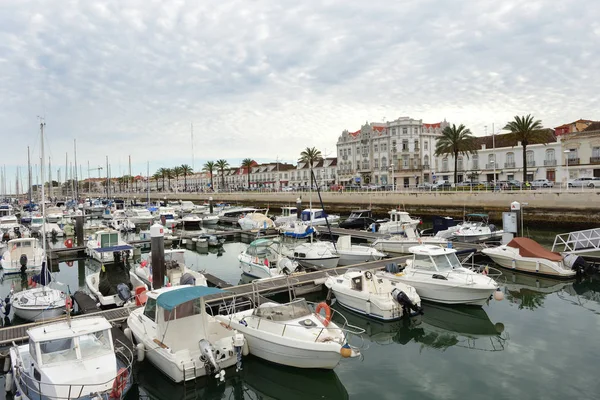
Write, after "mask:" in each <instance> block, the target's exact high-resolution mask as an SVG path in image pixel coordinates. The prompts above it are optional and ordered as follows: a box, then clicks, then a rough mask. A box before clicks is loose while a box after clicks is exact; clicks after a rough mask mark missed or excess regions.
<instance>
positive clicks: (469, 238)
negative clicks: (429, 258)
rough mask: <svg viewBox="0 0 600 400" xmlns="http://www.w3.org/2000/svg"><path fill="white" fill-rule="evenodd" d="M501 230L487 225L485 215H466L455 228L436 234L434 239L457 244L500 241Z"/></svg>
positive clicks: (492, 225) (486, 216)
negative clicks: (447, 240)
mask: <svg viewBox="0 0 600 400" xmlns="http://www.w3.org/2000/svg"><path fill="white" fill-rule="evenodd" d="M503 233H504V231H503V230H501V229H497V227H496V226H495V225H494V224H490V223H489V218H488V215H487V214H467V215H466V216H465V220H464V221H462V222H460V223H459V224H457V225H455V226H451V227H449V228H448V229H446V230H443V231H439V232H438V233H436V235H435V236H436V237H438V238H443V239H453V240H457V241H459V242H469V243H473V242H481V241H486V240H500V239H501V238H502V234H503Z"/></svg>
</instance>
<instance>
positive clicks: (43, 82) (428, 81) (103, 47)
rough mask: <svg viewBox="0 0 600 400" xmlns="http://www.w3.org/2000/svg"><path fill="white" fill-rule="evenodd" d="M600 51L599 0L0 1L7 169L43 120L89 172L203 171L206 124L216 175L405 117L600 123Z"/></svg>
mask: <svg viewBox="0 0 600 400" xmlns="http://www.w3.org/2000/svg"><path fill="white" fill-rule="evenodd" d="M599 50H600V7H598V6H597V2H596V1H594V0H544V1H536V0H531V1H526V2H525V1H513V0H502V1H497V0H493V1H488V0H480V1H473V0H464V1H463V0H410V1H403V0H399V1H391V0H388V1H379V0H369V1H365V0H315V1H313V0H303V1H297V0H296V1H283V0H271V1H262V0H240V1H234V0H196V1H191V0H190V1H168V0H160V1H149V0H135V1H125V0H115V1H92V0H81V1H75V0H71V1H68V0H61V1H29V0H0V132H1V133H0V135H1V138H2V142H3V148H2V150H3V151H2V158H1V159H0V163H1V164H5V165H6V166H7V170H8V171H12V169H13V168H14V167H15V166H16V165H26V157H27V146H28V145H29V146H31V147H32V149H33V150H34V152H35V157H37V158H38V159H39V147H40V146H39V138H38V120H37V116H45V119H46V123H47V143H48V147H49V150H48V151H47V155H50V156H51V157H52V159H53V164H57V165H56V167H55V166H53V168H58V166H59V165H64V163H65V153H66V152H69V158H70V159H72V156H73V150H72V149H73V139H75V138H76V139H77V144H78V154H77V155H78V161H79V163H80V164H83V165H84V166H83V170H84V175H86V174H87V172H86V171H85V170H87V162H88V161H89V162H90V164H91V165H92V166H98V165H103V164H104V163H105V156H106V155H108V156H109V158H110V162H111V165H112V169H113V175H117V174H118V172H119V171H122V172H127V171H126V165H127V158H128V156H129V155H130V156H131V158H132V164H133V170H134V171H133V172H134V174H137V173H139V172H142V171H143V172H145V165H146V162H147V161H148V162H150V169H151V172H153V171H154V170H155V169H156V168H157V167H160V166H173V165H176V164H181V163H187V164H190V165H191V164H192V146H191V134H190V124H191V123H192V122H193V124H194V164H195V165H194V166H195V167H196V169H200V168H201V165H202V163H203V162H205V161H206V160H208V159H217V158H225V159H227V160H229V161H230V163H232V164H235V163H238V162H239V160H240V159H242V158H245V157H251V158H254V159H257V160H259V161H274V160H275V159H276V158H279V159H283V160H294V159H296V158H297V156H298V154H299V152H300V151H301V150H302V149H303V148H304V147H306V146H316V147H318V148H319V149H320V150H321V151H322V152H324V153H326V154H330V155H335V143H336V141H337V137H338V136H339V134H340V133H341V131H342V130H344V129H350V130H356V129H358V128H359V127H360V124H361V123H364V122H365V121H383V120H384V119H385V120H392V119H395V118H397V117H400V116H410V117H413V118H418V119H423V121H424V122H437V121H440V120H443V119H444V118H446V119H447V120H448V121H451V122H456V123H464V124H465V125H467V126H468V127H469V128H471V130H472V131H473V132H475V133H476V134H477V135H482V134H483V132H484V126H485V125H487V126H488V130H490V131H491V125H492V124H495V126H496V128H497V127H499V126H500V125H502V124H504V123H505V122H507V121H508V120H509V119H511V118H512V116H513V115H515V114H526V113H533V114H534V115H535V116H536V117H538V118H540V119H541V120H542V122H543V123H544V125H545V126H549V127H554V126H557V125H559V124H561V123H565V122H569V121H572V120H575V119H578V118H589V119H600V115H598V114H597V113H598V104H600V95H599V93H600V91H599V90H598V88H599V87H600V74H599V73H598V71H600V61H599V60H600V58H599V57H598V51H599ZM63 171H64V167H63ZM63 173H64V172H63ZM93 174H96V172H93ZM9 175H11V174H10V173H9ZM8 178H9V179H13V180H14V178H11V176H9V177H8Z"/></svg>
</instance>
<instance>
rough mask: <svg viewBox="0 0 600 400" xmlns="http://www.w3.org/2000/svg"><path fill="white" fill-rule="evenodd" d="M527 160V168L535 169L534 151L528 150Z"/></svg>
mask: <svg viewBox="0 0 600 400" xmlns="http://www.w3.org/2000/svg"><path fill="white" fill-rule="evenodd" d="M525 159H526V161H527V166H528V167H534V166H535V160H534V158H533V151H531V150H528V151H527V153H525Z"/></svg>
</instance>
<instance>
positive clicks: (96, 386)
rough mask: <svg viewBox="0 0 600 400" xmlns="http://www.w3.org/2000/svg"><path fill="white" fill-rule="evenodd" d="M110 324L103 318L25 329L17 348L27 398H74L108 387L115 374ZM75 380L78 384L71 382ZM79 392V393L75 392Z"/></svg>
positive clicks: (115, 367) (115, 365)
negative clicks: (26, 342) (25, 343)
mask: <svg viewBox="0 0 600 400" xmlns="http://www.w3.org/2000/svg"><path fill="white" fill-rule="evenodd" d="M110 330H111V325H110V323H109V322H108V321H107V320H106V319H105V318H103V317H86V318H78V319H74V320H71V321H70V322H66V321H62V322H57V323H53V324H45V325H43V326H40V327H36V328H31V329H29V330H28V331H27V334H28V336H29V345H28V347H27V350H25V348H26V346H21V347H19V355H20V357H21V361H22V363H23V366H26V367H25V370H24V374H23V375H22V377H23V379H22V380H21V382H20V383H21V386H22V387H21V388H22V390H23V391H24V394H25V395H27V396H28V397H29V398H39V396H38V393H39V392H40V391H41V393H42V394H43V396H45V397H47V398H75V397H79V395H83V396H85V395H88V394H89V393H96V392H99V393H102V392H105V391H107V390H110V389H111V388H112V386H113V382H114V379H115V377H116V376H117V358H116V355H115V350H114V348H113V341H112V335H111V331H110ZM74 382H77V383H74ZM78 394H79V395H78Z"/></svg>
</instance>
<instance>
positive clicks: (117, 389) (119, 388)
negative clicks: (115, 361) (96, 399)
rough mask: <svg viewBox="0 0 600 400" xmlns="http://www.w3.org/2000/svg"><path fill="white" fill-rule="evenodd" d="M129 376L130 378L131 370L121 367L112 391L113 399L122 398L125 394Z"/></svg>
mask: <svg viewBox="0 0 600 400" xmlns="http://www.w3.org/2000/svg"><path fill="white" fill-rule="evenodd" d="M127 378H129V371H127V368H121V369H120V370H119V372H118V373H117V377H116V378H115V380H114V382H113V386H112V390H111V392H110V397H111V398H113V399H120V398H121V396H122V395H123V390H124V389H125V386H127Z"/></svg>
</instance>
